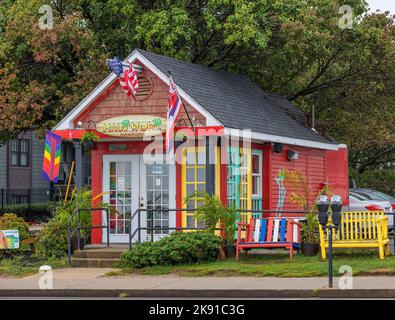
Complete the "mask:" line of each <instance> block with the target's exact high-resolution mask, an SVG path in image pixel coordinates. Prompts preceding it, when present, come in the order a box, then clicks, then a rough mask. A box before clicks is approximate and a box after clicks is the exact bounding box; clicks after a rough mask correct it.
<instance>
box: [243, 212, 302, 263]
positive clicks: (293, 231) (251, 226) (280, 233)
mask: <svg viewBox="0 0 395 320" xmlns="http://www.w3.org/2000/svg"><path fill="white" fill-rule="evenodd" d="M296 219H297V218H285V217H273V218H264V219H251V220H250V223H242V222H239V223H238V230H237V243H236V259H237V260H239V256H240V251H241V250H246V249H260V248H285V249H289V258H290V259H292V257H293V250H294V249H300V243H301V235H300V231H301V224H300V223H299V222H297V221H295V220H296ZM243 236H244V238H242V237H243Z"/></svg>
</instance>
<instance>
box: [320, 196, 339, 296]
mask: <svg viewBox="0 0 395 320" xmlns="http://www.w3.org/2000/svg"><path fill="white" fill-rule="evenodd" d="M342 204H343V201H342V198H341V197H340V196H338V195H334V196H333V197H332V198H331V201H330V207H331V210H332V224H330V225H328V226H327V223H328V211H329V198H328V197H327V196H320V197H319V198H318V200H317V209H318V221H319V223H320V225H321V227H322V230H324V231H325V229H326V227H328V235H329V244H328V247H329V255H328V277H329V288H333V264H332V230H333V229H335V230H337V229H338V228H339V224H340V221H341V211H342ZM323 250H325V248H323Z"/></svg>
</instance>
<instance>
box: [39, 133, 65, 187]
mask: <svg viewBox="0 0 395 320" xmlns="http://www.w3.org/2000/svg"><path fill="white" fill-rule="evenodd" d="M61 146H62V138H61V137H60V136H58V135H56V134H54V133H53V132H51V131H48V130H47V134H46V137H45V149H44V160H43V173H42V176H43V178H45V179H47V180H49V181H52V182H58V176H59V167H60V155H61V152H62V151H61V150H62V149H61Z"/></svg>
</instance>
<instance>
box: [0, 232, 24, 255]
mask: <svg viewBox="0 0 395 320" xmlns="http://www.w3.org/2000/svg"><path fill="white" fill-rule="evenodd" d="M19 243H20V241H19V232H18V230H0V250H1V249H19Z"/></svg>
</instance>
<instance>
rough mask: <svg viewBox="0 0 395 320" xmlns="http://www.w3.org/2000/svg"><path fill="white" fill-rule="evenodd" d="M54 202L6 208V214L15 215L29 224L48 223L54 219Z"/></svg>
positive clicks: (16, 205) (15, 205)
mask: <svg viewBox="0 0 395 320" xmlns="http://www.w3.org/2000/svg"><path fill="white" fill-rule="evenodd" d="M53 206H54V204H53V203H52V202H43V203H32V204H30V206H29V205H28V204H14V205H8V206H6V207H5V208H4V211H5V212H12V213H15V214H16V215H17V216H18V217H21V218H23V219H24V220H25V221H29V222H46V221H48V220H49V219H50V218H51V217H52V207H53Z"/></svg>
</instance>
